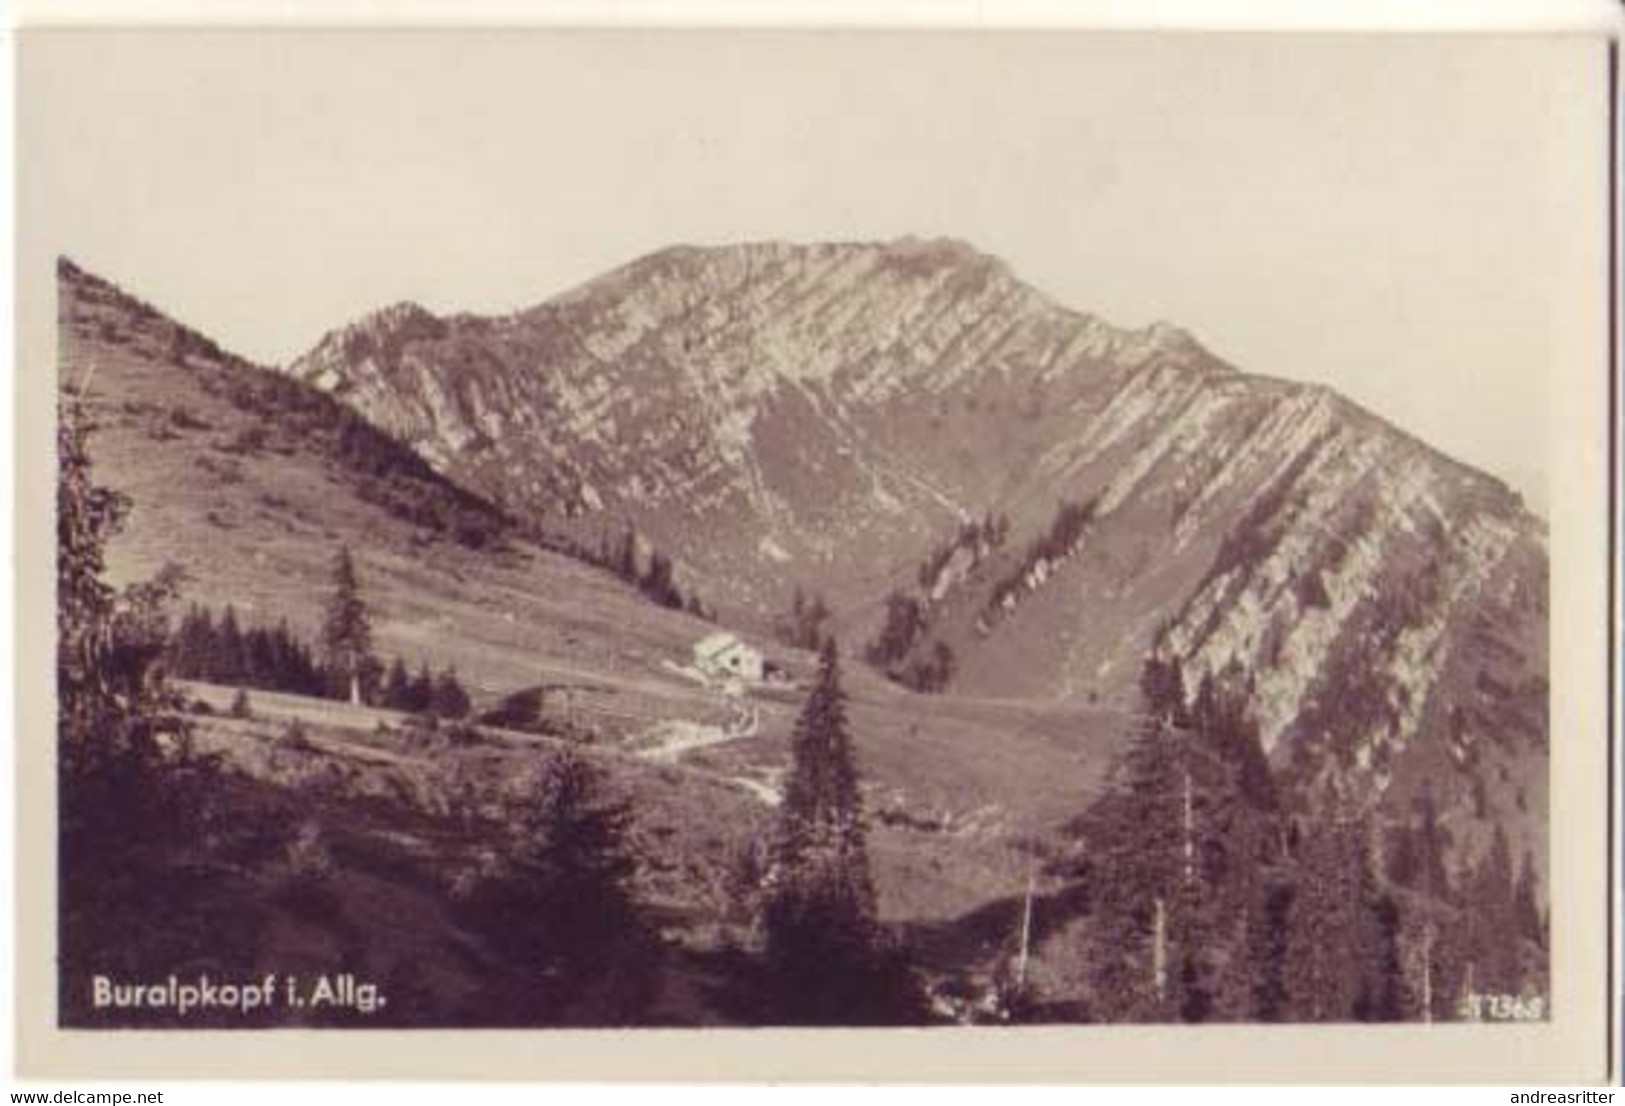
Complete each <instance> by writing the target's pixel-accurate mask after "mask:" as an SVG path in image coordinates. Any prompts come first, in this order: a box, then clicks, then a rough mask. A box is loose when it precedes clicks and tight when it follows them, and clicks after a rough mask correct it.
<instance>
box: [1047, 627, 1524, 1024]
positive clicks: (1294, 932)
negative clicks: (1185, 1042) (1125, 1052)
mask: <svg viewBox="0 0 1625 1106" xmlns="http://www.w3.org/2000/svg"><path fill="white" fill-rule="evenodd" d="M1254 694H1255V693H1254V688H1253V683H1252V680H1251V678H1250V677H1249V676H1248V675H1247V674H1246V673H1245V672H1244V671H1242V670H1241V669H1240V668H1239V667H1238V666H1231V667H1230V668H1228V669H1227V670H1226V671H1225V672H1223V673H1221V674H1220V675H1218V676H1215V675H1213V674H1208V675H1205V676H1204V677H1203V678H1202V680H1201V681H1200V682H1199V684H1198V687H1197V690H1196V693H1195V695H1194V696H1193V697H1187V696H1186V694H1185V691H1184V687H1183V677H1182V674H1181V671H1180V666H1179V664H1178V662H1177V661H1175V660H1164V659H1159V658H1156V657H1153V658H1152V659H1151V660H1150V661H1148V662H1147V664H1146V666H1145V668H1144V671H1143V674H1142V680H1141V698H1142V715H1141V719H1140V723H1139V725H1138V728H1137V732H1136V734H1135V736H1134V738H1133V740H1132V741H1131V743H1130V744H1129V746H1128V748H1127V749H1126V751H1125V753H1124V754H1123V756H1122V757H1121V758H1120V760H1119V762H1118V764H1117V765H1116V767H1115V769H1114V773H1113V777H1112V782H1111V785H1110V786H1109V788H1108V789H1107V791H1106V793H1105V794H1104V795H1103V796H1102V797H1101V798H1100V799H1099V800H1098V801H1097V802H1096V803H1095V804H1094V805H1093V806H1092V807H1091V808H1090V810H1089V811H1088V812H1087V813H1086V815H1085V816H1084V818H1083V819H1082V820H1081V823H1080V826H1079V828H1080V829H1081V830H1082V838H1083V841H1084V846H1085V854H1084V856H1085V859H1084V863H1083V867H1084V871H1085V872H1086V878H1087V880H1088V883H1089V886H1090V887H1091V888H1092V889H1093V904H1092V905H1093V910H1092V913H1093V916H1094V922H1093V924H1092V925H1091V926H1090V936H1089V952H1088V967H1089V975H1090V979H1091V983H1092V1005H1093V1013H1094V1015H1095V1016H1096V1017H1098V1018H1100V1019H1101V1020H1106V1021H1187V1022H1196V1021H1210V1020H1244V1021H1262V1022H1284V1021H1285V1022H1304V1021H1401V1020H1444V1019H1449V1018H1458V1017H1464V1016H1469V1014H1468V1012H1467V1011H1468V1010H1469V1007H1470V1004H1471V1001H1472V996H1473V995H1475V994H1505V995H1519V994H1525V993H1528V992H1529V991H1531V990H1536V991H1538V990H1541V989H1542V984H1541V982H1540V976H1541V971H1540V970H1539V969H1538V968H1537V967H1536V966H1535V965H1536V964H1537V962H1538V961H1539V959H1540V958H1539V955H1538V951H1537V950H1538V949H1539V948H1540V947H1541V945H1543V943H1544V941H1545V937H1544V932H1543V929H1542V927H1541V922H1540V919H1539V918H1538V916H1537V914H1538V911H1537V910H1536V908H1535V906H1534V903H1535V902H1536V894H1537V893H1536V888H1535V886H1534V882H1533V879H1534V877H1533V871H1532V863H1531V862H1527V861H1526V863H1525V866H1524V869H1523V871H1522V874H1521V875H1516V876H1515V875H1514V872H1513V867H1512V863H1511V860H1510V855H1509V850H1508V848H1507V844H1506V838H1505V835H1504V833H1503V832H1502V831H1501V830H1500V829H1499V828H1497V829H1496V830H1495V833H1494V837H1493V839H1492V843H1491V845H1490V847H1489V849H1488V851H1487V852H1486V853H1485V855H1484V857H1483V858H1482V859H1481V860H1480V861H1479V862H1478V863H1476V864H1474V865H1468V866H1466V867H1465V871H1466V874H1465V876H1457V875H1455V874H1453V873H1452V871H1451V866H1450V864H1449V862H1448V857H1449V841H1448V835H1447V833H1446V832H1445V830H1444V828H1443V826H1442V825H1441V823H1440V820H1439V817H1438V814H1437V810H1436V807H1435V806H1434V805H1433V801H1432V799H1431V797H1424V799H1423V800H1422V801H1421V802H1420V803H1419V809H1418V817H1417V819H1416V820H1415V821H1414V822H1410V823H1402V824H1401V825H1400V826H1399V827H1398V828H1396V829H1395V830H1393V831H1392V832H1391V834H1390V836H1389V837H1388V839H1387V840H1386V841H1385V840H1384V839H1383V837H1382V835H1381V833H1380V821H1379V817H1378V814H1377V812H1376V811H1374V810H1372V809H1371V808H1370V807H1369V806H1368V805H1366V804H1363V803H1361V802H1359V801H1357V800H1356V799H1355V798H1354V797H1353V796H1352V795H1349V794H1344V793H1343V792H1342V791H1341V790H1340V789H1339V787H1338V786H1337V784H1336V783H1335V781H1331V780H1328V781H1326V782H1325V784H1324V785H1323V786H1322V787H1321V788H1320V789H1319V790H1318V791H1316V792H1315V793H1312V794H1310V793H1297V794H1290V795H1289V794H1287V793H1286V792H1284V791H1283V790H1282V789H1281V788H1280V787H1278V786H1277V783H1276V781H1275V779H1274V777H1273V774H1272V771H1271V768H1270V764H1269V761H1268V759H1267V757H1266V756H1265V755H1264V751H1263V748H1262V745H1261V743H1260V741H1259V730H1258V725H1257V723H1256V721H1255V720H1254V718H1253V716H1252V712H1251V706H1250V704H1251V701H1252V699H1253V697H1254ZM1385 846H1386V847H1385ZM1458 867H1460V866H1459V865H1458Z"/></svg>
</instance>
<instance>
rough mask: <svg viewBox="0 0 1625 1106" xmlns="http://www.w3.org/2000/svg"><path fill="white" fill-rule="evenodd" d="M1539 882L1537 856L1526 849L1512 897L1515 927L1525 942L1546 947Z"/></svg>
mask: <svg viewBox="0 0 1625 1106" xmlns="http://www.w3.org/2000/svg"><path fill="white" fill-rule="evenodd" d="M1538 881H1539V877H1537V876H1536V875H1535V855H1534V853H1532V852H1530V851H1529V850H1527V849H1526V850H1524V854H1523V864H1522V866H1521V867H1520V868H1519V869H1518V882H1517V886H1516V888H1515V889H1514V891H1513V896H1512V909H1513V917H1514V925H1515V926H1516V931H1517V933H1518V934H1519V935H1520V936H1521V937H1523V938H1524V939H1525V940H1528V941H1533V942H1534V943H1535V944H1537V945H1544V944H1545V942H1546V926H1545V923H1544V922H1543V921H1542V918H1541V910H1540V889H1539V882H1538Z"/></svg>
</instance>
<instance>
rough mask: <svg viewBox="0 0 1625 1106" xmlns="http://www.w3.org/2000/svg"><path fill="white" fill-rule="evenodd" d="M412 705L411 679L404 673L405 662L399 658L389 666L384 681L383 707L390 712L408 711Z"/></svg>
mask: <svg viewBox="0 0 1625 1106" xmlns="http://www.w3.org/2000/svg"><path fill="white" fill-rule="evenodd" d="M411 705H412V677H410V676H408V675H407V673H406V662H405V661H403V660H402V659H401V658H400V657H399V656H397V657H396V658H395V660H394V661H393V662H391V663H390V666H389V675H388V676H387V677H386V678H385V680H384V706H386V707H388V708H389V709H390V710H410V709H411Z"/></svg>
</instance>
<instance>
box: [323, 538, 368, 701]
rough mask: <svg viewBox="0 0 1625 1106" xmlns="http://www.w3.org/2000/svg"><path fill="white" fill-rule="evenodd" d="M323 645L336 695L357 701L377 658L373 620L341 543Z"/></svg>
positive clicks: (333, 690)
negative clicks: (375, 654)
mask: <svg viewBox="0 0 1625 1106" xmlns="http://www.w3.org/2000/svg"><path fill="white" fill-rule="evenodd" d="M322 645H323V648H324V650H325V657H324V660H325V665H326V669H327V674H328V680H329V681H330V683H331V684H332V692H333V694H334V696H335V698H348V699H349V701H350V702H351V703H360V702H361V701H362V691H363V687H364V681H365V680H366V678H367V676H368V673H369V671H370V670H372V668H373V667H374V665H375V664H376V661H374V660H373V656H372V621H371V618H370V617H369V616H368V613H367V605H366V603H365V602H363V601H362V598H361V584H360V581H359V580H358V579H357V578H356V571H355V562H354V561H352V560H351V559H350V549H349V546H341V547H340V548H339V552H338V556H337V558H335V560H334V562H333V590H332V592H331V594H330V595H329V596H328V600H327V609H326V616H325V619H324V621H323V624H322Z"/></svg>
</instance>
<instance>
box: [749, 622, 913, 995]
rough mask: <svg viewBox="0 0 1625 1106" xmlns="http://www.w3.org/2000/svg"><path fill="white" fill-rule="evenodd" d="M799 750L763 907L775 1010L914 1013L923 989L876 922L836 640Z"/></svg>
mask: <svg viewBox="0 0 1625 1106" xmlns="http://www.w3.org/2000/svg"><path fill="white" fill-rule="evenodd" d="M791 757H792V760H791V768H790V774H789V777H788V779H787V781H786V784H785V793H784V802H783V804H782V805H781V807H780V815H779V825H778V830H777V834H776V837H775V840H774V847H773V857H772V865H771V868H770V871H769V873H768V877H767V887H766V889H765V893H764V895H763V906H762V922H763V931H764V933H765V935H766V950H765V952H766V974H767V980H766V987H767V992H768V1004H769V1006H770V1007H771V1010H772V1014H771V1015H770V1016H772V1017H774V1018H776V1019H779V1020H783V1021H786V1022H790V1023H796V1024H832V1025H859V1024H873V1023H886V1022H892V1021H902V1020H908V1019H910V1018H911V1017H912V1016H914V1015H913V1013H912V1011H913V1010H914V1008H915V1005H916V996H915V995H914V993H913V983H912V980H911V979H910V978H909V973H908V971H907V969H906V967H904V966H903V965H902V964H901V963H900V961H899V959H898V958H897V957H896V955H895V954H894V953H893V952H892V951H891V950H888V949H887V948H886V947H885V943H884V940H883V938H882V935H881V933H880V930H879V927H878V924H877V921H876V916H875V892H874V885H873V882H872V877H871V874H870V870H869V854H868V842H867V827H866V825H865V819H864V814H863V804H862V797H861V794H860V788H859V782H858V770H857V766H856V764H855V762H854V757H853V751H852V738H851V734H850V733H849V731H848V726H847V717H846V696H845V693H844V692H843V691H842V690H841V682H840V661H839V654H838V652H837V647H836V644H835V642H834V640H833V639H830V640H827V641H826V642H825V643H824V647H823V650H822V652H821V654H820V658H819V669H818V676H817V680H816V682H815V684H814V686H813V689H812V691H811V692H810V694H809V695H808V697H807V702H806V705H805V706H804V707H803V709H802V712H801V715H800V717H799V718H798V719H797V721H796V725H795V730H794V733H793V736H792V739H791Z"/></svg>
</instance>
